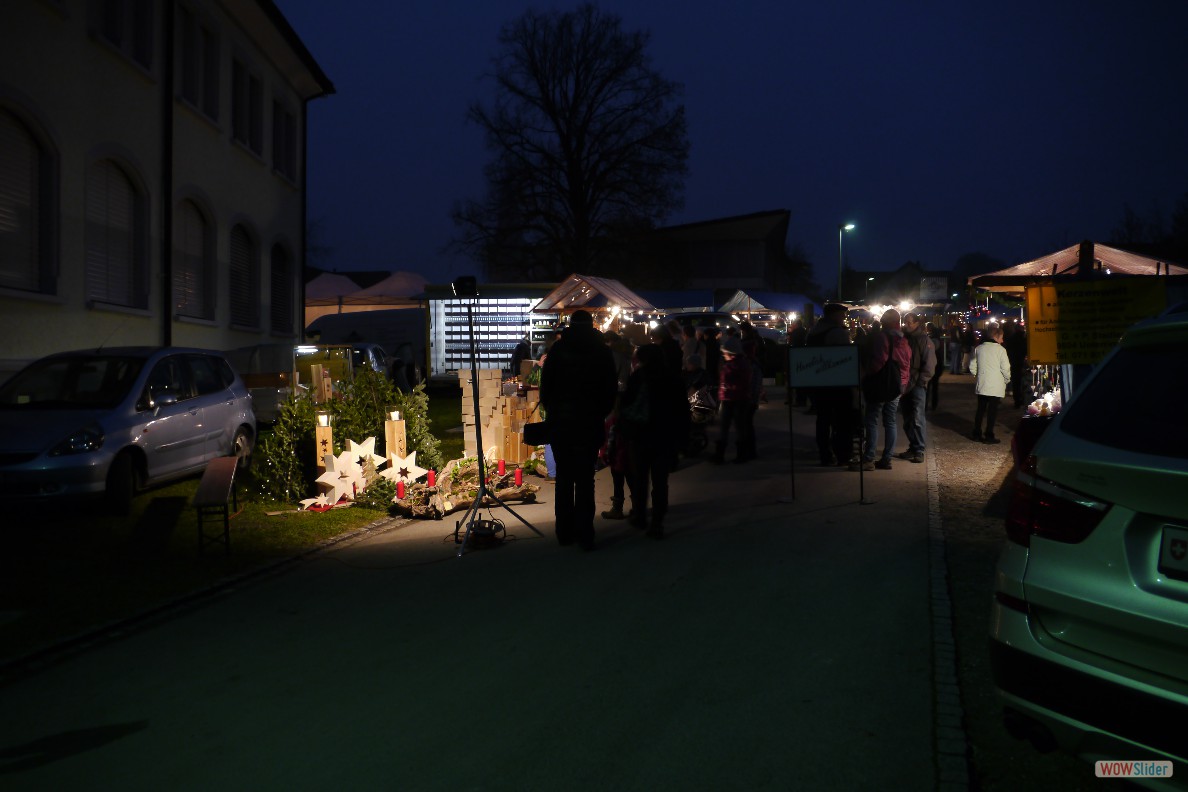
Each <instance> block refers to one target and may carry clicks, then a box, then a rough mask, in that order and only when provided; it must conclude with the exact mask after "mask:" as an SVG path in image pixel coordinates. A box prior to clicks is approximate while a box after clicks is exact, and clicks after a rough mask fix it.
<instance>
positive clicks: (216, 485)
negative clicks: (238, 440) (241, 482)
mask: <svg viewBox="0 0 1188 792" xmlns="http://www.w3.org/2000/svg"><path fill="white" fill-rule="evenodd" d="M238 466H239V457H233V456H229V457H218V458H216V459H212V460H210V462H207V463H206V470H205V471H204V472H203V473H202V481H200V482H199V483H198V491H197V492H195V493H194V508H195V509H197V510H198V553H199V554H201V553H202V550H203V548H204V547H206V545H208V544H215V543H217V542H222V543H223V551H224V552H225V553H226V554H227V555H231V508H232V507H234V508H235V509H236V511H238V510H239V502H238V499H237V498H236V496H235V469H236V468H237V467H238ZM220 514H221V515H222V517H223V533H222V535H219V534H217V533H215V534H208V533H206V526H205V522H206V518H207V517H218V516H219V515H220Z"/></svg>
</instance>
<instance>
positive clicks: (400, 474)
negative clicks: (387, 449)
mask: <svg viewBox="0 0 1188 792" xmlns="http://www.w3.org/2000/svg"><path fill="white" fill-rule="evenodd" d="M428 472H429V471H428V470H426V469H425V468H423V467H418V466H417V452H416V451H413V452H412V453H411V454H409V455H408V456H406V457H401V456H398V455H396V454H392V453H389V454H388V469H387V470H383V471H380V475H381V476H383V477H384V478H386V479H387V480H388V481H403V482H404V483H405V484H412V483H413V482H414V481H416V480H417V479H419V478H420V477H421V476H423V475H425V474H426V473H428Z"/></svg>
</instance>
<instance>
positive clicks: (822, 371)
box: [788, 346, 858, 388]
mask: <svg viewBox="0 0 1188 792" xmlns="http://www.w3.org/2000/svg"><path fill="white" fill-rule="evenodd" d="M788 384H789V385H791V386H792V387H793V388H833V387H849V386H853V385H857V384H858V347H856V346H817V347H790V348H789V349H788Z"/></svg>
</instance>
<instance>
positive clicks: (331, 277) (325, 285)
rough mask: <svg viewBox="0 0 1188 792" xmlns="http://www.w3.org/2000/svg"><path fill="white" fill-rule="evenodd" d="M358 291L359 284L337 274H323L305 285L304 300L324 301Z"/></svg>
mask: <svg viewBox="0 0 1188 792" xmlns="http://www.w3.org/2000/svg"><path fill="white" fill-rule="evenodd" d="M357 291H359V284H357V283H355V282H354V281H353V280H351V279H350V278H348V277H347V276H346V275H339V274H338V273H337V272H323V273H322V274H321V275H319V276H318V277H316V278H314V279H313V280H311V281H310V282H309V283H307V284H305V299H307V300H326V299H333V298H336V297H343V296H345V295H348V294H353V293H354V292H357Z"/></svg>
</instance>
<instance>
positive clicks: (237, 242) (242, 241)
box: [230, 225, 260, 328]
mask: <svg viewBox="0 0 1188 792" xmlns="http://www.w3.org/2000/svg"><path fill="white" fill-rule="evenodd" d="M259 260H260V257H259V255H258V254H257V253H256V246H255V244H254V243H253V242H252V238H251V235H249V234H248V232H247V231H246V230H245V229H244V227H243V226H238V225H237V226H235V228H233V229H231V273H230V275H231V277H230V289H231V324H232V325H236V326H238V327H251V328H256V327H259V326H260V273H259V267H258V262H259Z"/></svg>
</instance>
